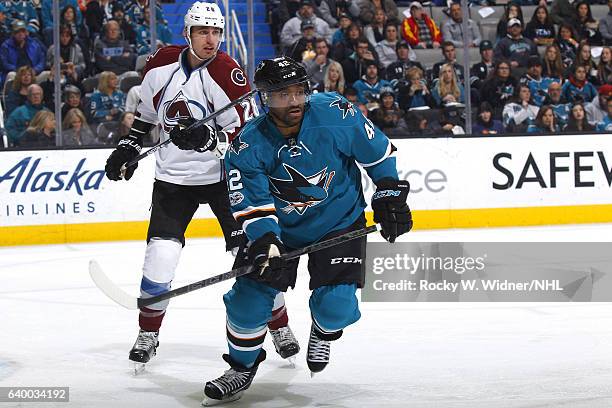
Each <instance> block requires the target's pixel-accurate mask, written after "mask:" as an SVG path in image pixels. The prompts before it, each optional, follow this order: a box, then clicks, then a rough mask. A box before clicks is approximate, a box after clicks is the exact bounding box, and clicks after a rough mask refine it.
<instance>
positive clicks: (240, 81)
mask: <svg viewBox="0 0 612 408" xmlns="http://www.w3.org/2000/svg"><path fill="white" fill-rule="evenodd" d="M230 78H232V82H233V83H234V84H235V85H237V86H245V85H246V84H247V79H246V77H245V76H244V73H243V72H242V70H241V69H240V68H234V69H232V72H231V74H230Z"/></svg>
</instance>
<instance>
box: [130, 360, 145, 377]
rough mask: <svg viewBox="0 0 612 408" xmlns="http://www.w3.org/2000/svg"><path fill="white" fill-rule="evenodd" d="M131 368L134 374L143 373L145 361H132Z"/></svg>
mask: <svg viewBox="0 0 612 408" xmlns="http://www.w3.org/2000/svg"><path fill="white" fill-rule="evenodd" d="M132 369H133V370H134V376H137V375H139V374H142V373H144V371H145V363H138V362H135V361H134V362H132Z"/></svg>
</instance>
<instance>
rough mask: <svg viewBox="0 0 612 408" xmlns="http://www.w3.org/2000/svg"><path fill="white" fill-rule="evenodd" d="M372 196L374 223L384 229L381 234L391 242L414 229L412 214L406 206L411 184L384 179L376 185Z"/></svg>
mask: <svg viewBox="0 0 612 408" xmlns="http://www.w3.org/2000/svg"><path fill="white" fill-rule="evenodd" d="M376 187H377V189H376V192H375V193H374V195H373V196H372V209H373V210H374V222H376V223H379V224H380V225H381V227H382V230H381V232H380V233H381V234H382V236H383V238H384V239H386V240H387V241H389V242H395V239H396V238H397V237H399V236H400V235H402V234H405V233H406V232H408V231H410V230H411V229H412V214H411V213H410V208H408V204H406V200H407V199H408V192H409V191H410V184H409V183H408V182H407V181H405V180H399V181H398V180H393V179H389V178H386V179H382V180H380V181H378V182H377V183H376Z"/></svg>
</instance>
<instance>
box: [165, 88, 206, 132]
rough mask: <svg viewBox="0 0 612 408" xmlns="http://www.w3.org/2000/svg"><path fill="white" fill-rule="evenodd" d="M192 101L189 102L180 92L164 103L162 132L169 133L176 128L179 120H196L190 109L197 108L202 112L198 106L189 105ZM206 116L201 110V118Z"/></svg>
mask: <svg viewBox="0 0 612 408" xmlns="http://www.w3.org/2000/svg"><path fill="white" fill-rule="evenodd" d="M190 102H194V101H190V100H189V99H187V98H186V97H185V95H183V91H180V92H179V93H178V94H176V96H175V97H174V98H173V99H172V100H171V101H168V102H166V103H164V108H163V109H164V124H163V127H164V131H165V132H166V133H170V131H171V130H172V128H173V127H174V126H176V124H177V123H178V121H179V120H181V119H189V118H197V117H198V116H196V115H194V112H192V110H191V107H199V108H200V110H202V107H201V106H199V104H194V103H190ZM205 114H206V112H205V111H203V110H202V117H203V116H204V115H205Z"/></svg>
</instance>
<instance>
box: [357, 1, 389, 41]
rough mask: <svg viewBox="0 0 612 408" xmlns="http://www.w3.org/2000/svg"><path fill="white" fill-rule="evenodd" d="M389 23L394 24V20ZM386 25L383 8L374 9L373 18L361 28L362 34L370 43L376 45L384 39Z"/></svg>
mask: <svg viewBox="0 0 612 408" xmlns="http://www.w3.org/2000/svg"><path fill="white" fill-rule="evenodd" d="M389 24H391V25H394V24H395V23H394V22H390V23H389ZM386 27H387V16H386V15H385V11H384V10H383V9H378V10H376V13H375V14H374V20H373V21H372V22H371V23H370V24H368V25H366V26H365V27H364V28H363V35H365V37H366V38H367V39H368V41H369V42H370V44H372V45H376V44H378V43H379V42H381V41H382V40H384V39H385V28H386Z"/></svg>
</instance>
